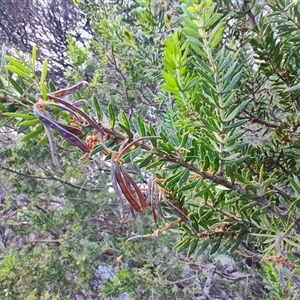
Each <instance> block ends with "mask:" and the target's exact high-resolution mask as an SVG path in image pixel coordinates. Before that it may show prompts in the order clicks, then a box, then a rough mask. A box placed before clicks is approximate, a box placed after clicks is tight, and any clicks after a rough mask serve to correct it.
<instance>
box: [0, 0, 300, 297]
mask: <svg viewBox="0 0 300 300" xmlns="http://www.w3.org/2000/svg"><path fill="white" fill-rule="evenodd" d="M224 2H225V3H223V4H224V6H220V5H219V3H218V2H212V1H180V5H179V4H178V9H177V8H176V9H174V10H173V12H174V15H173V14H171V16H170V15H169V14H170V12H169V10H171V9H172V8H173V6H172V5H171V4H170V3H169V2H164V3H163V4H162V3H161V2H160V1H126V2H124V3H123V2H116V3H114V2H111V3H110V4H107V5H104V4H97V1H96V2H94V1H90V2H89V3H88V4H83V3H81V2H80V1H78V2H77V4H78V5H79V7H80V8H81V9H82V10H83V11H85V13H86V14H87V16H88V17H89V18H91V20H92V21H93V28H94V32H95V36H96V38H95V39H93V40H92V41H91V46H90V48H86V49H80V47H79V46H78V45H77V44H76V43H74V42H73V41H70V46H69V54H70V56H71V59H72V60H73V61H74V70H73V71H72V72H71V71H70V70H69V71H68V72H67V76H68V77H69V78H72V80H74V79H80V80H83V79H84V80H85V79H87V77H88V76H91V83H90V84H89V85H87V84H86V83H85V82H80V83H79V84H77V85H74V86H72V87H70V88H67V89H63V90H59V91H55V88H54V87H53V85H52V84H51V83H47V82H46V74H47V62H44V64H43V67H42V70H41V71H42V72H41V76H40V78H39V79H38V77H37V76H36V75H35V66H36V50H33V55H32V60H31V63H29V64H28V63H27V62H26V61H25V59H23V58H22V57H21V56H20V55H18V54H17V56H16V57H13V56H5V59H6V61H7V67H6V70H7V71H9V72H6V71H5V72H4V73H3V74H4V75H3V78H4V79H3V80H1V82H2V84H1V86H2V87H1V90H2V91H3V92H6V93H9V97H10V100H11V101H10V102H9V103H6V102H5V101H3V102H2V104H1V106H0V109H1V111H2V113H1V116H3V117H5V119H4V121H1V124H2V125H3V126H6V125H7V124H8V123H10V124H13V126H15V128H16V131H17V132H18V133H20V134H26V135H25V136H24V137H23V140H22V141H23V142H24V143H26V144H27V143H28V144H27V145H29V143H32V142H33V141H36V139H37V137H38V136H39V135H40V134H41V133H42V132H43V127H42V125H43V126H44V127H45V129H46V133H47V135H48V140H49V142H50V148H51V153H52V158H53V161H54V164H55V165H58V156H63V163H64V164H68V163H69V161H72V163H69V168H68V170H70V177H69V178H70V180H71V179H73V178H76V179H78V180H79V182H80V184H82V182H83V180H84V178H83V176H82V175H80V172H79V175H78V178H77V175H75V173H73V172H76V171H77V167H76V166H74V164H76V163H74V161H73V160H74V158H75V157H78V152H76V151H74V152H73V151H72V150H74V149H76V147H77V148H79V149H81V150H82V151H83V152H86V153H87V154H86V155H85V158H88V157H92V159H94V157H96V158H97V157H98V156H97V155H98V153H99V152H100V151H102V153H103V154H104V155H105V158H104V159H99V161H101V163H102V164H104V165H105V163H106V162H107V165H109V166H110V167H111V170H110V173H111V184H112V187H113V188H114V190H115V197H116V200H117V202H118V205H119V207H120V214H121V217H124V216H125V215H126V212H127V211H128V209H129V206H131V209H132V211H133V210H134V211H135V212H134V213H133V214H136V213H139V212H141V211H144V210H146V208H147V207H149V208H150V209H149V212H150V210H151V212H152V216H153V219H154V221H155V222H157V224H158V227H159V229H158V230H157V231H155V232H153V233H152V234H151V233H148V234H143V235H141V236H136V237H133V238H139V237H150V236H151V237H155V236H158V235H159V234H161V233H163V232H165V231H170V230H171V228H172V227H174V226H177V227H176V232H179V233H180V235H181V238H180V239H178V241H177V243H175V242H174V244H175V246H174V250H176V251H177V252H181V251H185V253H186V255H187V256H188V257H190V256H192V255H194V254H196V255H201V254H203V253H204V252H205V251H206V252H209V254H210V255H211V256H213V255H215V254H220V253H233V252H234V251H235V250H236V249H240V251H244V249H246V252H245V253H247V256H248V255H249V252H250V253H251V256H257V255H258V256H260V255H261V254H262V255H263V256H262V257H260V258H261V259H263V260H265V261H267V262H270V263H266V264H265V276H266V282H267V285H269V286H271V287H272V288H273V289H275V291H276V297H279V298H280V297H289V295H291V291H292V290H293V288H294V287H296V288H298V289H299V288H300V284H299V278H298V276H299V268H300V262H299V259H298V257H299V252H300V249H299V242H300V234H299V231H300V229H299V226H298V220H299V205H298V203H299V194H300V178H299V150H298V149H299V146H300V145H299V125H300V123H299V122H300V121H299V120H300V119H299V118H300V115H299V104H298V97H299V71H298V70H299V64H300V60H299V53H298V52H299V39H298V38H297V32H298V31H299V28H298V25H297V24H298V22H297V21H298V20H299V19H300V14H299V11H298V9H299V4H298V3H296V2H290V3H286V2H284V1H271V2H270V3H269V4H268V7H267V11H266V10H264V8H263V7H259V5H256V6H255V7H254V8H252V7H246V6H247V5H248V4H247V3H245V4H243V7H238V6H237V7H235V6H234V5H231V6H230V5H228V3H226V1H224ZM244 6H245V7H244ZM248 6H249V5H248ZM220 7H222V8H220ZM96 8H97V9H96ZM254 13H255V15H254ZM245 18H248V19H247V20H248V21H247V22H243V20H245ZM249 20H250V22H249ZM82 64H83V65H85V64H86V66H88V68H86V69H85V68H83V69H81V66H82ZM86 70H87V72H90V74H84V71H86ZM12 73H13V74H12ZM1 78H2V77H1ZM76 81H77V80H76ZM73 83H74V82H73ZM83 88H88V89H87V90H86V91H84V92H82V93H81V94H78V95H77V97H76V100H78V99H81V96H82V97H83V96H86V97H87V98H89V97H91V99H92V100H91V104H92V107H93V109H94V111H92V110H91V106H90V105H89V103H85V102H83V103H84V105H83V106H82V108H79V107H78V105H77V102H74V101H73V102H71V101H70V102H68V101H67V100H65V99H63V97H65V96H69V95H70V94H74V93H77V92H78V91H79V90H81V89H83ZM33 90H34V91H35V92H36V93H37V94H38V93H40V94H41V95H42V97H41V96H38V97H37V103H35V104H33V102H34V101H33V99H34V98H33V96H32V91H33ZM91 95H92V96H91ZM42 98H43V99H42ZM47 98H48V99H49V101H47ZM149 99H151V100H149ZM70 100H75V99H74V96H73V97H72V98H70ZM12 105H14V110H13V112H12V108H11V106H12ZM106 107H107V108H106ZM162 107H163V109H162ZM32 111H33V112H34V114H33V113H32ZM151 114H153V115H155V117H154V118H153V119H154V121H153V122H149V115H151ZM94 115H95V116H96V118H97V121H95V120H94V118H93V117H94ZM13 119H14V120H15V121H13ZM5 120H7V121H5ZM75 121H76V122H77V123H76V122H75ZM78 123H80V126H79V125H78ZM74 124H75V125H74ZM4 128H5V127H4ZM52 130H54V131H55V132H56V133H52ZM49 132H50V133H49ZM76 132H77V134H76ZM59 135H60V136H61V137H62V138H63V139H64V140H65V141H67V142H68V143H70V144H72V147H71V148H68V149H66V147H62V148H63V149H62V150H61V151H63V150H68V151H70V152H65V155H61V154H59V153H56V143H55V140H56V139H57V137H58V136H59ZM83 138H86V142H84V141H83ZM43 142H44V137H41V139H40V142H39V143H40V144H43ZM63 146H65V144H63ZM74 146H75V147H74ZM39 147H41V149H44V148H43V147H44V145H40V146H39ZM69 149H72V150H69ZM26 157H27V159H28V157H29V154H28V153H27V154H26ZM10 159H21V160H22V158H18V157H16V156H13V157H12V158H10ZM10 159H7V161H9V160H10ZM91 162H92V160H91V161H89V163H91ZM81 167H82V168H85V167H87V166H85V165H81ZM57 172H59V171H57ZM98 175H99V174H98ZM93 176H97V172H96V175H95V174H94V175H93ZM89 182H91V183H92V182H93V181H89ZM103 182H104V183H107V181H103ZM78 185H79V184H78ZM30 188H31V189H36V188H37V187H36V186H31V187H30ZM30 188H29V189H30ZM30 192H32V191H30ZM104 199H106V198H105V197H104ZM68 201H69V199H68V198H67V197H66V202H65V203H68ZM128 204H130V205H128ZM93 205H96V203H94V202H93ZM93 205H92V206H93ZM77 209H78V207H77ZM81 209H82V208H81ZM71 211H72V210H69V209H68V208H66V210H62V211H59V210H53V211H52V210H51V213H49V214H46V215H45V214H43V213H41V212H36V210H33V211H32V214H29V215H28V213H27V212H26V213H25V212H24V213H23V217H26V218H27V219H28V220H30V221H31V224H32V226H33V227H34V228H35V227H36V228H39V230H41V231H44V232H49V231H51V230H54V229H55V230H56V231H57V230H59V228H60V227H59V226H61V224H60V222H59V220H60V217H62V216H63V215H64V213H68V214H71V216H70V215H69V218H70V220H72V222H74V221H75V220H76V219H77V220H81V218H85V219H88V218H89V217H91V218H92V215H94V214H91V215H90V216H88V213H89V211H90V212H91V211H93V208H92V207H91V208H90V210H88V211H85V214H84V215H81V214H80V211H78V212H76V213H74V216H72V213H71ZM125 211H126V212H125ZM35 212H36V213H35ZM57 214H58V216H57ZM149 215H150V213H149ZM113 217H114V218H115V215H113ZM72 222H71V223H72ZM71 223H70V224H71ZM164 223H166V224H164ZM72 224H73V223H72ZM87 224H92V225H90V226H95V231H99V227H98V225H99V224H98V223H93V222H91V223H90V222H87ZM73 226H74V225H73ZM152 229H153V227H152ZM66 232H67V233H66V235H67V236H68V237H69V239H70V241H71V242H70V243H71V245H72V247H71V246H70V247H69V246H68V243H67V245H66V244H65V243H64V242H60V246H59V247H58V248H59V250H60V251H62V252H61V253H62V254H61V255H62V256H63V257H64V254H63V253H65V255H66V257H67V258H70V261H68V260H67V259H66V260H63V263H65V264H68V263H72V264H73V265H74V262H75V261H77V262H78V265H77V267H76V268H77V269H76V270H77V276H79V279H80V280H82V284H83V285H82V286H80V288H81V287H83V286H84V283H86V282H87V281H89V280H90V278H91V277H89V276H87V277H85V276H83V277H81V275H82V273H81V269H80V268H81V263H82V262H83V267H82V268H83V270H84V269H85V268H86V267H91V266H92V265H93V264H94V263H95V260H93V259H92V258H93V257H94V255H95V257H97V255H99V251H100V250H99V249H98V248H97V247H98V243H97V239H93V238H91V239H88V240H86V239H85V238H83V237H84V235H85V226H82V227H80V229H79V233H78V235H77V232H76V226H75V228H74V227H72V226H68V228H67V230H66ZM143 233H144V232H143ZM73 234H74V235H73ZM89 234H91V232H89ZM61 235H63V236H64V235H65V234H64V233H61ZM91 235H92V234H91ZM59 236H60V235H59ZM92 236H93V235H92ZM75 241H82V243H81V244H80V246H81V247H83V249H84V250H83V253H84V254H82V255H81V253H79V252H81V251H80V250H77V249H78V248H77V247H75V246H74V244H75ZM39 247H40V248H39ZM39 247H35V249H36V251H38V253H41V252H42V251H43V248H42V246H41V245H39ZM64 247H65V248H64ZM25 249H26V248H25ZM39 251H40V252H39ZM49 251H50V250H49V249H47V252H49ZM49 253H51V251H50V252H49ZM100 253H101V251H100ZM14 255H15V254H13V255H12V256H11V260H13V259H14V258H13V257H15V256H14ZM49 255H50V254H49ZM245 255H246V254H245ZM37 256H38V254H37ZM16 257H17V263H16V266H15V267H14V268H18V266H19V265H18V256H16ZM87 257H91V260H88V262H86V260H87ZM50 258H51V259H52V257H51V255H50ZM51 259H50V260H51ZM94 259H95V258H94ZM50 260H49V261H50ZM53 263H54V264H55V262H53ZM272 263H274V264H275V265H276V268H277V269H278V272H279V273H276V272H275V268H274V267H273V266H272ZM9 266H11V262H10V259H7V260H6V261H5V260H3V266H2V269H3V271H2V273H3V274H4V275H3V276H4V278H6V277H5V276H6V275H5V274H7V272H9V270H11V269H10V267H9ZM55 267H56V266H53V268H55ZM2 269H1V270H2ZM154 269H155V268H154ZM152 271H153V270H152ZM152 271H149V270H144V269H143V270H142V271H141V272H136V271H135V270H132V269H130V268H127V267H124V268H121V269H120V270H119V271H118V272H117V275H116V276H115V277H114V278H113V279H111V281H108V282H106V283H105V284H104V290H103V294H104V295H105V296H111V295H113V296H118V294H120V293H122V292H126V291H128V292H129V293H131V294H132V295H134V296H135V297H141V290H144V289H145V288H146V285H144V283H143V278H144V277H147V278H150V280H149V281H152V282H155V280H156V276H157V274H156V275H155V276H154V275H153V273H152ZM53 272H54V271H53ZM20 273H21V270H18V274H20ZM78 274H79V275H78ZM89 275H90V274H89ZM51 276H54V277H55V278H56V279H61V282H63V280H62V279H63V278H64V279H65V278H68V277H69V275H68V274H67V273H63V274H56V273H55V274H52V273H51V272H50V273H49V274H47V276H46V277H47V278H52V277H51ZM60 276H61V277H60ZM286 281H288V285H287V284H286ZM44 283H45V286H44V287H43V288H42V289H43V290H44V289H46V288H47V281H46V280H45V282H44ZM162 284H163V283H162V282H161V281H158V283H157V284H153V285H152V286H151V293H152V294H149V293H150V289H148V290H147V291H146V294H147V295H146V297H148V298H149V297H150V296H151V295H156V293H158V291H159V289H161V285H162ZM37 288H38V287H36V286H35V285H33V286H32V289H37ZM114 289H115V291H113V290H114ZM139 289H141V290H139ZM8 291H9V290H8ZM57 291H59V293H63V291H62V290H61V289H60V288H58V290H57ZM68 292H69V291H66V292H64V293H65V295H67V293H68ZM27 293H28V292H27ZM57 293H58V292H57ZM114 293H115V294H114ZM178 295H179V296H180V297H183V294H181V293H178V294H176V293H173V292H172V291H171V292H170V293H169V294H168V291H166V294H161V295H160V296H158V295H157V297H162V298H163V297H166V298H167V297H175V296H178ZM272 295H273V294H272V293H271V292H270V296H272ZM274 295H275V294H274ZM279 298H278V299H279Z"/></svg>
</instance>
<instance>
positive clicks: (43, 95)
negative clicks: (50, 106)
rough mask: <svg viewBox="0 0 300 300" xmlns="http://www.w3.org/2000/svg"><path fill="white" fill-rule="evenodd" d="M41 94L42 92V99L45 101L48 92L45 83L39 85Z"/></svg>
mask: <svg viewBox="0 0 300 300" xmlns="http://www.w3.org/2000/svg"><path fill="white" fill-rule="evenodd" d="M40 88H41V92H42V97H43V99H44V100H47V98H48V92H47V86H46V83H45V82H42V83H41V85H40Z"/></svg>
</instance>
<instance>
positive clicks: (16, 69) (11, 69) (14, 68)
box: [6, 65, 31, 78]
mask: <svg viewBox="0 0 300 300" xmlns="http://www.w3.org/2000/svg"><path fill="white" fill-rule="evenodd" d="M6 69H7V70H8V71H10V72H12V73H15V74H17V75H19V76H21V77H24V78H30V77H31V76H30V75H29V74H28V73H25V72H23V71H22V70H20V69H18V68H17V67H15V66H11V65H7V66H6Z"/></svg>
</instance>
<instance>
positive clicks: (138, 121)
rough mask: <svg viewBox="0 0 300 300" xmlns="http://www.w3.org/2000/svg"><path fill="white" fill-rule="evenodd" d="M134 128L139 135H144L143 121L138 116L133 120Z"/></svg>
mask: <svg viewBox="0 0 300 300" xmlns="http://www.w3.org/2000/svg"><path fill="white" fill-rule="evenodd" d="M134 121H135V129H136V130H137V132H138V134H139V136H140V137H142V136H146V128H145V124H144V121H143V120H142V119H141V117H140V116H138V117H137V118H136V119H135V120H134Z"/></svg>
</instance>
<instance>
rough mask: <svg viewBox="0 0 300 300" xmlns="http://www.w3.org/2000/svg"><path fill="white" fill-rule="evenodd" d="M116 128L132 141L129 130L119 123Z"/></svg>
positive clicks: (131, 134)
mask: <svg viewBox="0 0 300 300" xmlns="http://www.w3.org/2000/svg"><path fill="white" fill-rule="evenodd" d="M118 126H119V127H120V128H121V129H122V130H123V131H124V132H125V134H126V135H127V136H128V138H129V139H133V133H132V132H131V130H129V129H128V128H127V127H125V126H124V125H122V124H120V123H119V124H118Z"/></svg>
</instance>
